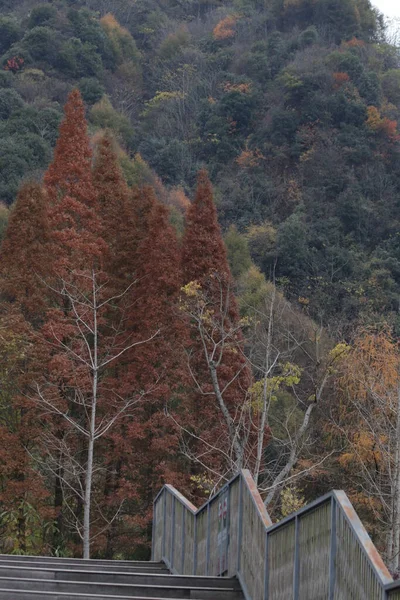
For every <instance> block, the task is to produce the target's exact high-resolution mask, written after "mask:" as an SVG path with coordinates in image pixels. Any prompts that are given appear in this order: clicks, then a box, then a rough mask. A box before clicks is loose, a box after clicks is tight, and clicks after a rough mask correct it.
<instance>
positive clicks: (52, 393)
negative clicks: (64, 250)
mask: <svg viewBox="0 0 400 600" xmlns="http://www.w3.org/2000/svg"><path fill="white" fill-rule="evenodd" d="M133 285H134V284H132V285H130V286H129V287H128V288H127V289H126V290H125V291H124V292H123V293H121V294H119V295H116V296H115V295H114V296H109V297H107V281H104V278H103V277H102V275H101V273H98V272H96V271H95V270H92V271H91V272H76V271H74V272H72V273H71V277H69V278H68V280H67V279H62V280H61V281H60V286H59V288H54V287H52V288H51V290H52V292H53V293H55V294H56V295H57V296H59V297H60V298H61V300H62V303H63V305H64V307H66V308H65V310H64V314H63V315H62V316H61V318H60V314H59V313H58V314H56V316H55V318H54V319H53V321H50V323H49V325H48V338H49V343H50V344H51V347H52V354H53V363H52V364H53V367H55V368H54V371H53V372H52V373H50V374H49V376H48V377H47V378H46V379H45V380H44V381H40V382H37V383H36V385H35V393H34V394H32V396H31V398H32V400H34V401H35V402H37V403H39V404H40V406H41V407H43V409H44V414H46V415H47V416H48V417H50V422H51V418H53V421H54V422H55V423H56V430H57V429H58V430H59V429H60V428H62V429H63V434H62V435H61V436H60V435H59V433H58V432H57V431H56V432H55V433H53V432H52V428H51V427H50V432H49V431H48V429H47V430H46V433H45V435H46V440H45V447H46V449H47V454H48V460H47V461H46V465H47V467H48V468H50V470H52V472H53V474H54V475H55V476H60V474H61V473H62V475H61V480H62V485H63V489H64V492H65V498H66V499H67V498H68V494H67V493H66V490H69V492H70V493H72V494H73V495H75V497H76V496H77V497H78V499H79V500H80V501H81V502H82V504H83V520H82V522H81V521H80V519H79V515H77V514H76V511H75V512H74V510H73V508H72V507H71V503H69V502H68V501H67V502H66V505H67V508H68V510H69V511H70V513H71V515H72V522H73V524H74V526H75V528H76V531H77V532H78V534H79V536H80V537H81V539H82V541H83V556H84V558H90V544H91V541H92V539H93V536H92V535H91V525H92V523H91V508H92V489H93V476H94V474H95V473H96V469H95V466H94V454H95V446H96V443H97V442H98V441H99V440H100V439H101V438H102V437H104V436H105V435H106V434H107V433H108V432H109V430H110V429H111V428H112V427H113V425H114V424H115V423H116V421H117V420H118V419H119V418H120V417H122V415H127V414H130V411H131V410H133V409H134V408H135V407H136V406H137V405H138V403H140V402H141V400H142V399H143V397H144V395H145V394H146V392H145V391H143V390H142V391H140V392H133V393H131V394H128V395H121V394H120V392H119V390H118V386H117V385H116V382H115V380H114V379H113V378H112V377H110V369H111V366H112V365H114V364H115V363H116V362H117V361H118V359H120V358H121V357H122V356H123V355H124V354H125V353H126V352H127V351H128V350H130V349H131V348H133V347H135V346H138V345H140V344H144V343H146V342H149V341H150V340H152V339H153V338H154V337H155V336H157V335H158V333H159V332H158V331H157V332H154V334H152V335H151V336H150V337H149V338H148V339H143V340H135V339H133V337H132V335H131V334H129V333H127V332H126V331H125V317H124V311H123V310H122V311H121V309H120V301H121V299H123V298H125V297H126V296H128V294H129V292H130V290H131V288H132V287H133ZM110 313H120V314H118V317H117V318H115V316H114V318H113V319H111V321H112V326H111V327H110V326H107V325H106V324H107V323H108V322H109V320H110V319H109V314H110ZM107 317H108V320H107ZM60 422H61V423H63V424H64V426H60ZM77 440H78V442H77ZM82 444H83V445H84V447H85V449H86V450H85V452H86V460H85V461H84V462H82V461H81V460H80V459H79V458H77V452H78V448H79V446H80V445H82ZM108 524H109V523H108ZM108 524H106V527H107V526H108ZM97 535H98V534H97Z"/></svg>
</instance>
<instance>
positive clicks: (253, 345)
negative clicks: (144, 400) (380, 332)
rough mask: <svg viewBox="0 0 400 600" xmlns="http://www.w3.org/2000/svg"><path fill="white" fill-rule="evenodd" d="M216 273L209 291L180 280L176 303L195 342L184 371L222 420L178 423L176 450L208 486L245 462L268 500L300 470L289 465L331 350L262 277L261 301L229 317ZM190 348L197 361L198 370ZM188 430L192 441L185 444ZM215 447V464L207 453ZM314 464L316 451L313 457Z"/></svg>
mask: <svg viewBox="0 0 400 600" xmlns="http://www.w3.org/2000/svg"><path fill="white" fill-rule="evenodd" d="M216 281H218V285H219V289H220V294H219V297H218V298H217V299H216V297H215V294H213V295H210V294H208V293H207V290H206V289H205V288H204V287H203V288H202V287H200V285H199V284H197V283H196V282H192V283H191V284H189V285H188V286H186V287H185V288H184V296H185V298H184V301H183V308H184V311H185V313H186V315H187V316H188V317H189V320H190V322H191V324H192V328H193V332H195V334H196V335H195V338H196V339H197V341H199V342H200V349H201V350H200V351H199V350H193V348H191V349H190V351H189V352H188V365H189V370H190V373H191V375H192V378H193V381H194V383H195V386H196V389H197V391H198V393H199V394H200V395H201V396H202V397H203V398H208V399H212V400H213V401H214V408H215V412H216V414H219V417H220V423H221V425H223V427H222V426H219V427H218V432H219V435H215V434H214V435H209V434H210V429H209V428H208V429H207V430H206V431H205V432H200V433H199V432H198V431H192V430H191V429H190V428H189V427H183V426H182V424H181V427H182V429H183V432H184V436H183V440H184V444H183V451H184V453H185V454H186V455H187V456H188V457H189V458H190V459H191V460H194V461H195V462H197V463H198V464H199V465H201V466H202V467H203V468H204V469H205V470H206V471H207V472H208V473H209V475H210V477H211V479H212V481H213V482H214V485H215V486H218V485H219V483H220V482H221V481H224V480H226V479H227V478H228V477H229V476H232V474H233V473H236V472H238V471H239V470H240V469H241V468H244V467H246V468H248V469H250V471H251V472H252V474H253V476H254V478H255V481H256V482H257V485H258V487H259V489H260V491H261V492H262V493H263V496H264V498H265V504H266V505H270V504H271V503H272V502H273V501H274V500H275V498H276V496H277V495H278V494H279V492H280V491H281V490H282V488H283V487H284V486H285V484H286V482H287V481H288V480H290V481H291V480H292V479H293V478H294V477H299V476H300V474H294V473H293V469H294V467H295V466H296V464H297V462H298V459H299V457H300V456H301V454H302V453H303V452H304V450H305V449H306V448H307V446H308V445H309V440H308V437H307V436H308V433H309V431H310V424H311V417H312V413H313V411H314V409H315V407H316V406H318V405H319V403H320V401H321V398H322V396H323V393H324V391H325V389H326V386H327V383H328V381H329V379H330V377H331V375H332V367H333V364H334V362H335V361H336V360H337V359H338V356H337V355H336V354H332V353H329V350H330V348H331V347H332V344H331V345H329V343H328V340H327V337H326V336H325V335H324V333H323V328H322V327H321V326H318V325H317V324H316V323H314V322H313V321H312V320H311V319H309V318H308V317H307V316H306V315H304V314H302V313H301V312H300V311H296V310H294V309H293V308H292V306H291V305H290V303H289V302H288V301H286V300H285V299H284V298H283V296H282V294H281V293H279V292H278V291H277V289H276V287H275V285H274V284H272V283H271V284H267V283H266V284H265V288H264V290H263V299H262V302H261V303H259V304H258V305H257V306H254V305H252V306H248V307H246V311H245V312H247V317H246V318H244V319H242V320H241V321H239V322H236V323H235V322H232V320H231V319H229V318H228V315H229V312H230V310H231V306H230V303H231V302H232V301H234V300H233V296H232V294H231V293H230V291H229V290H227V289H226V282H224V281H223V280H222V279H218V277H217V276H215V275H214V276H213V284H214V286H215V283H216ZM243 330H244V331H245V334H246V339H244V337H243V333H242V332H243ZM198 352H201V354H202V357H201V359H202V361H203V364H204V365H205V370H204V371H203V372H202V373H201V377H200V376H199V373H198V370H196V366H197V365H198V362H199V356H198ZM229 355H230V356H232V355H236V356H237V355H240V356H241V359H242V360H241V361H235V362H234V365H235V370H234V371H233V372H231V373H230V376H229V378H228V379H227V378H226V365H225V364H224V360H226V357H227V356H229ZM246 372H247V373H249V372H252V373H253V381H252V380H251V378H246V377H243V374H244V373H246ZM245 383H247V387H246V386H245V385H244V384H245ZM232 388H234V390H235V397H236V400H235V403H233V404H232V402H231V401H230V398H229V394H230V393H231V390H232ZM279 398H283V401H282V402H283V404H282V405H280V404H279ZM209 401H210V400H209ZM282 407H283V408H282ZM188 438H189V439H190V438H195V439H196V442H197V444H196V443H195V444H194V445H193V447H191V445H190V443H187V442H185V440H187V439H188ZM193 448H194V450H193ZM216 454H217V455H218V454H219V456H220V459H221V460H220V465H221V466H220V468H219V469H216V468H215V464H216V463H215V462H214V461H213V460H212V457H213V456H215V455H216ZM271 455H272V456H271ZM323 460H325V457H323V458H322V462H323ZM320 464H321V457H318V459H316V460H315V465H320ZM311 469H312V467H310V468H308V469H307V471H309V470H311Z"/></svg>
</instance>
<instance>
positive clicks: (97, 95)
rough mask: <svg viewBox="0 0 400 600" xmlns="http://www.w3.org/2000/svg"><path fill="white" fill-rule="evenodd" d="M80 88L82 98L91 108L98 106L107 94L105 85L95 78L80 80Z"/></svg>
mask: <svg viewBox="0 0 400 600" xmlns="http://www.w3.org/2000/svg"><path fill="white" fill-rule="evenodd" d="M78 88H79V90H80V92H81V94H82V98H83V99H84V101H85V102H86V104H89V105H90V106H91V105H93V104H96V102H98V101H99V100H100V99H101V98H102V97H103V95H104V92H105V90H104V86H103V84H102V83H101V82H100V81H99V80H98V79H96V78H95V77H84V78H83V79H81V80H80V82H79V84H78Z"/></svg>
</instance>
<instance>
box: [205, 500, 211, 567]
mask: <svg viewBox="0 0 400 600" xmlns="http://www.w3.org/2000/svg"><path fill="white" fill-rule="evenodd" d="M210 524H211V515H210V503H208V504H207V539H206V575H208V568H209V567H208V563H209V560H210Z"/></svg>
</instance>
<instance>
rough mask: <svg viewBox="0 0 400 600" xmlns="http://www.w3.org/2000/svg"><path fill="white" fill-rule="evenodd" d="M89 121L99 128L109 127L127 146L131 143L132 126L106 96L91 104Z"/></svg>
mask: <svg viewBox="0 0 400 600" xmlns="http://www.w3.org/2000/svg"><path fill="white" fill-rule="evenodd" d="M90 122H91V123H92V124H93V125H94V126H95V127H99V128H101V129H110V130H111V131H112V132H113V133H114V134H115V136H116V137H117V138H119V139H121V140H122V141H124V142H125V144H126V145H127V146H129V145H131V144H132V143H133V134H134V132H133V127H132V125H131V124H130V122H129V120H128V119H127V118H126V117H125V116H124V115H121V114H120V113H118V112H117V111H116V110H115V109H114V108H113V106H112V104H111V102H110V99H109V98H108V96H103V98H102V99H101V100H100V101H99V102H97V103H96V104H95V105H94V106H92V108H91V110H90Z"/></svg>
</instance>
